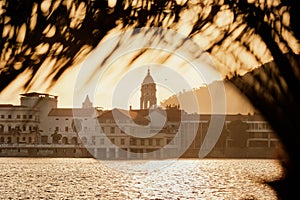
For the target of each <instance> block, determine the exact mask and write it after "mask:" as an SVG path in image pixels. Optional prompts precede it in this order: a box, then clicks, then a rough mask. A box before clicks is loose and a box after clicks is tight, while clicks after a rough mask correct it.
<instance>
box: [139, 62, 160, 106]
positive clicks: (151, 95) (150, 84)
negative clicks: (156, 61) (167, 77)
mask: <svg viewBox="0 0 300 200" xmlns="http://www.w3.org/2000/svg"><path fill="white" fill-rule="evenodd" d="M156 101H157V100H156V84H155V82H154V80H153V78H152V76H151V74H150V69H149V68H148V73H147V75H146V77H145V78H144V81H143V83H142V87H141V99H140V109H141V110H142V109H149V108H150V107H152V106H154V107H155V106H156Z"/></svg>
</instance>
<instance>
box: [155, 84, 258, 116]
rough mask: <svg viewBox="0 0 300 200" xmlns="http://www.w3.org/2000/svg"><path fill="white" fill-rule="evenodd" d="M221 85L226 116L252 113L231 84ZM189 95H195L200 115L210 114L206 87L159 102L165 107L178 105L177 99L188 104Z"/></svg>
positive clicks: (248, 105) (241, 95) (192, 109)
mask: <svg viewBox="0 0 300 200" xmlns="http://www.w3.org/2000/svg"><path fill="white" fill-rule="evenodd" d="M223 83H224V88H225V94H226V105H227V106H226V109H227V114H238V113H241V114H248V113H254V111H255V109H254V108H253V106H252V105H251V103H250V102H249V101H248V99H247V98H246V97H245V96H244V95H243V94H242V93H240V92H239V91H238V89H237V88H236V87H235V86H234V85H233V84H232V83H230V82H229V81H223ZM212 84H216V82H213V83H212ZM191 95H195V96H196V97H197V101H198V103H199V107H200V114H209V113H211V97H210V93H209V90H208V87H207V86H203V87H200V88H198V89H195V90H193V91H185V92H182V93H181V94H178V96H175V95H174V96H172V97H170V98H168V99H166V100H164V101H163V102H161V106H162V107H166V106H168V105H178V99H177V97H178V98H179V99H182V100H184V101H185V102H188V101H189V100H190V99H191V97H192V96H191ZM192 98H193V97H192ZM191 105H192V104H191ZM185 110H186V111H187V112H188V113H193V112H195V109H194V108H193V107H192V106H190V107H189V106H185Z"/></svg>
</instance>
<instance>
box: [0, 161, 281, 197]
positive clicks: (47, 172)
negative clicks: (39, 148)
mask: <svg viewBox="0 0 300 200" xmlns="http://www.w3.org/2000/svg"><path fill="white" fill-rule="evenodd" d="M166 162H167V163H168V162H169V165H166ZM157 165H159V166H164V167H162V168H156V170H152V168H151V166H157ZM114 166H118V168H115V167H114ZM145 166H147V167H145ZM135 170H136V171H135ZM281 174H282V169H281V166H280V164H279V163H278V161H276V160H263V159H259V160H255V159H253V160H252V159H247V160H245V159H241V160H239V159H203V160H192V159H191V160H188V159H187V160H178V161H176V162H174V161H172V160H169V161H97V160H94V159H84V158H83V159H78V158H76V159H70V158H68V159H65V158H0V177H1V178H0V180H1V184H0V193H1V198H3V199H9V198H13V199H18V198H22V199H23V198H29V199H74V198H75V199H276V196H275V192H273V191H272V190H271V189H270V188H269V187H268V186H267V185H264V184H263V183H261V181H262V180H274V179H277V178H279V177H280V176H281Z"/></svg>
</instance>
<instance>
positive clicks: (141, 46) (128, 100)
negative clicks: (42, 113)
mask: <svg viewBox="0 0 300 200" xmlns="http://www.w3.org/2000/svg"><path fill="white" fill-rule="evenodd" d="M157 31H158V30H157V29H155V28H152V29H141V30H139V32H138V34H135V35H134V36H132V31H127V32H120V33H113V34H111V35H109V36H108V37H106V39H105V40H104V41H102V42H101V43H100V44H99V45H98V47H97V48H96V49H94V50H93V51H92V52H91V53H90V54H89V55H88V56H87V57H86V59H85V60H83V62H81V63H79V64H78V65H76V66H73V67H72V68H70V69H68V71H67V72H66V73H65V74H64V75H63V76H62V77H61V79H60V80H59V81H58V82H57V84H55V85H54V86H53V87H52V88H50V89H47V86H48V85H49V84H50V83H49V82H48V83H47V81H45V80H46V79H47V75H48V73H49V69H50V68H51V65H52V64H53V63H51V61H48V62H47V63H44V65H43V66H42V67H41V69H40V70H39V71H38V74H37V76H36V77H35V80H34V81H33V82H34V84H33V85H32V87H31V88H30V90H29V91H27V92H42V93H44V92H46V93H49V94H52V95H57V96H58V106H59V107H81V105H82V102H83V100H84V99H85V97H86V95H89V97H90V99H91V101H92V102H93V104H94V106H97V107H102V108H104V109H112V108H115V107H118V108H123V109H128V108H129V106H132V107H133V108H139V107H140V106H139V98H140V86H141V83H142V81H143V79H144V77H145V76H146V74H147V70H148V69H150V71H151V75H152V77H153V79H154V81H155V82H156V84H157V98H158V103H159V102H160V101H163V100H164V99H167V98H168V97H170V96H172V95H177V94H179V93H180V92H183V91H188V90H193V89H195V88H198V87H200V86H201V85H205V84H209V83H211V82H213V81H214V80H221V79H222V77H221V75H220V74H219V73H218V71H217V70H216V68H215V66H214V63H213V60H212V59H211V58H210V56H209V54H207V53H206V52H204V51H203V50H202V49H200V47H199V46H198V45H197V44H196V43H195V42H194V41H192V40H187V41H185V43H184V44H183V45H182V41H183V40H184V39H186V37H185V36H184V35H182V34H180V33H178V32H175V31H172V30H162V31H161V30H160V32H159V34H158V32H157ZM145 32H147V34H145ZM165 40H169V41H167V42H162V41H165ZM120 43H121V44H122V45H121V46H120V47H119V48H118V49H117V50H115V49H114V47H115V46H116V45H118V44H120ZM179 46H180V47H179ZM141 51H143V52H144V53H143V54H141V55H140V56H139V57H138V58H136V56H137V55H139V53H140V52H141ZM111 52H113V53H111ZM106 55H110V56H109V57H108V59H107V56H106ZM133 59H134V62H131V61H132V60H133ZM28 74H29V73H28V72H27V73H26V72H25V73H24V74H22V75H21V76H19V77H18V78H17V79H16V80H15V81H13V82H12V83H11V84H10V85H9V87H8V88H6V89H5V90H4V91H3V92H2V93H1V94H0V103H2V104H3V103H11V104H15V105H18V104H19V94H20V93H23V92H26V91H24V90H23V89H22V84H23V83H24V80H27V78H28Z"/></svg>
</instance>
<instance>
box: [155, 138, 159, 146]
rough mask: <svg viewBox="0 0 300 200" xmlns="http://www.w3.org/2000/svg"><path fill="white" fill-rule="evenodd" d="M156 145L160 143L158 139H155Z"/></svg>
mask: <svg viewBox="0 0 300 200" xmlns="http://www.w3.org/2000/svg"><path fill="white" fill-rule="evenodd" d="M156 145H157V146H158V145H160V139H158V138H157V139H156Z"/></svg>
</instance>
